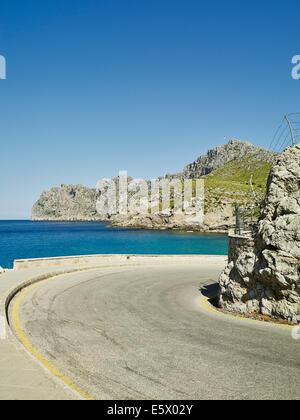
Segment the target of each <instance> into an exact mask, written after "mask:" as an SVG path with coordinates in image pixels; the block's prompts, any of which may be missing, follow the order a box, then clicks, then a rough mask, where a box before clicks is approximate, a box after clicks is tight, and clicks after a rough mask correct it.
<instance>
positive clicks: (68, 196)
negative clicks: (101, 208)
mask: <svg viewBox="0 0 300 420" xmlns="http://www.w3.org/2000/svg"><path fill="white" fill-rule="evenodd" d="M97 195H98V193H97V191H96V189H92V188H87V187H84V186H83V185H64V184H62V185H61V187H60V188H52V189H51V190H50V191H44V192H43V193H42V195H41V196H40V198H39V200H38V201H37V202H36V203H35V204H34V206H33V208H32V215H31V220H36V221H39V220H40V221H41V220H50V221H54V220H59V221H97V220H103V217H102V216H101V215H99V214H98V213H97V210H96V201H97Z"/></svg>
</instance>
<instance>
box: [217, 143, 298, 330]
mask: <svg viewBox="0 0 300 420" xmlns="http://www.w3.org/2000/svg"><path fill="white" fill-rule="evenodd" d="M241 242H243V243H244V246H241ZM219 283H220V295H219V304H220V306H221V307H222V308H224V309H226V310H228V311H233V312H239V313H260V314H262V315H266V316H270V317H278V318H284V319H288V320H290V321H293V322H298V321H300V145H297V146H294V147H289V148H288V149H286V151H285V152H284V153H283V154H282V155H281V157H280V158H279V159H278V161H277V163H276V164H275V165H274V166H273V167H272V169H271V172H270V176H269V180H268V187H267V194H266V198H265V201H264V204H263V206H262V211H261V217H260V221H259V225H258V231H257V233H256V234H255V235H254V237H253V238H252V239H251V238H240V237H236V236H233V237H231V244H230V257H229V264H228V266H227V267H226V269H225V271H224V272H223V273H222V274H221V277H220V280H219Z"/></svg>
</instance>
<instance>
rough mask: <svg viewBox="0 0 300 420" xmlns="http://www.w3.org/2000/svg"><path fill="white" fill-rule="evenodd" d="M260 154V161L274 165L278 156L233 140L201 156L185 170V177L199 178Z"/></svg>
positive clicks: (247, 143)
mask: <svg viewBox="0 0 300 420" xmlns="http://www.w3.org/2000/svg"><path fill="white" fill-rule="evenodd" d="M255 154H258V156H259V158H260V160H263V161H265V162H271V163H273V162H274V161H275V160H276V158H277V156H278V154H277V153H274V152H271V151H269V150H266V149H262V148H260V147H256V146H253V144H251V143H249V142H243V141H240V140H236V139H231V140H230V141H229V142H228V143H227V144H225V145H224V146H217V147H215V148H213V149H210V150H209V151H208V152H207V154H206V155H202V156H200V157H199V158H198V159H196V160H195V161H194V162H193V163H191V164H190V165H187V166H186V167H185V168H184V170H183V177H184V178H186V179H189V178H199V177H201V176H203V175H207V174H209V173H211V172H212V171H214V170H216V169H218V168H221V167H222V166H224V165H225V164H226V163H228V162H231V161H232V160H234V159H241V158H244V157H245V156H251V155H255Z"/></svg>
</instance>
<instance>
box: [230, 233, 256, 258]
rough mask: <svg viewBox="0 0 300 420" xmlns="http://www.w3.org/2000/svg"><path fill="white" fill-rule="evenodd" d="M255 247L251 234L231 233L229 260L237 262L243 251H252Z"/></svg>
mask: <svg viewBox="0 0 300 420" xmlns="http://www.w3.org/2000/svg"><path fill="white" fill-rule="evenodd" d="M253 249H254V239H253V237H252V236H250V235H235V234H231V235H229V247H228V262H229V263H230V262H231V261H234V262H236V261H237V259H238V257H239V256H240V254H241V253H243V252H251V251H253Z"/></svg>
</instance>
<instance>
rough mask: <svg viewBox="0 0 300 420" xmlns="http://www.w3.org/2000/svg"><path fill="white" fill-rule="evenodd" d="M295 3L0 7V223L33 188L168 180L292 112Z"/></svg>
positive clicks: (296, 88) (20, 213)
mask: <svg viewBox="0 0 300 420" xmlns="http://www.w3.org/2000/svg"><path fill="white" fill-rule="evenodd" d="M299 15H300V5H299V2H296V1H290V2H289V5H288V7H287V6H286V5H285V4H284V3H282V2H277V1H263V2H261V1H251V2H241V1H226V2H225V1H215V2H202V1H199V0H198V1H193V0H184V1H183V0H181V1H178V0H151V1H150V0H97V1H96V0H95V1H92V0H81V1H78V0H71V1H67V0H59V1H57V0H52V1H43V2H42V1H31V0H27V1H26V2H24V1H15V0H11V1H9V2H5V1H3V0H2V1H1V0H0V54H2V55H4V56H5V57H6V60H7V80H0V97H1V115H0V123H1V124H0V127H1V149H0V150H1V158H2V159H1V165H0V175H1V178H0V194H1V202H0V219H5V218H24V217H25V218H26V217H29V216H30V211H31V206H32V204H33V203H34V201H35V200H36V199H37V198H38V197H39V195H40V193H41V191H42V190H44V189H49V188H51V187H52V186H57V185H60V184H61V183H73V184H77V183H82V184H84V185H87V186H91V187H94V186H95V185H96V182H97V180H98V179H99V178H102V177H113V176H116V175H117V173H118V171H119V170H120V169H127V170H128V172H129V174H130V175H132V176H134V177H138V178H153V177H156V176H159V175H162V174H165V173H166V172H170V173H172V172H178V171H180V170H182V168H183V166H184V165H185V164H187V163H190V162H191V161H193V160H194V159H195V158H196V157H197V156H199V155H200V154H202V153H205V152H206V151H207V149H208V148H210V147H214V146H216V145H219V144H222V143H224V137H226V140H229V139H230V138H231V137H236V138H239V139H242V140H249V141H251V142H253V143H254V144H256V145H259V146H262V147H268V146H269V144H270V141H271V139H272V135H273V134H274V131H275V129H276V128H277V126H278V125H279V123H280V121H281V119H282V116H283V114H284V113H288V112H296V111H300V105H299V93H300V80H299V81H295V80H293V79H292V78H291V69H292V65H291V59H292V57H293V56H294V55H296V54H300V42H299Z"/></svg>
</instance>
